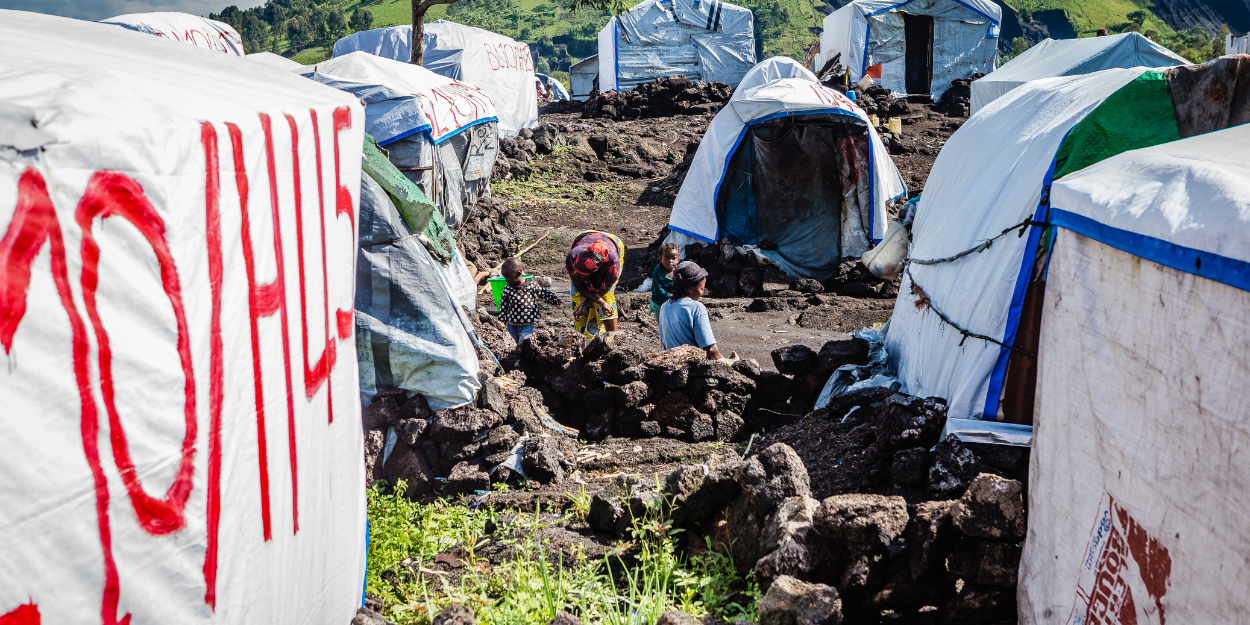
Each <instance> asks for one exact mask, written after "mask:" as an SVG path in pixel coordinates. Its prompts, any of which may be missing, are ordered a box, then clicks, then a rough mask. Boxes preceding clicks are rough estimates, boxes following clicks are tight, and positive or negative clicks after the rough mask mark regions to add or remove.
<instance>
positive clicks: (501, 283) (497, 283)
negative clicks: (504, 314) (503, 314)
mask: <svg viewBox="0 0 1250 625" xmlns="http://www.w3.org/2000/svg"><path fill="white" fill-rule="evenodd" d="M521 275H522V276H524V277H525V279H526V280H529V279H531V278H533V277H534V275H533V274H528V273H526V274H521ZM487 282H489V283H490V292H491V294H492V295H494V296H495V310H499V298H500V297H503V288H504V287H505V286H507V285H508V279H507V278H505V277H503V276H499V277H498V278H491V279H490V280H487Z"/></svg>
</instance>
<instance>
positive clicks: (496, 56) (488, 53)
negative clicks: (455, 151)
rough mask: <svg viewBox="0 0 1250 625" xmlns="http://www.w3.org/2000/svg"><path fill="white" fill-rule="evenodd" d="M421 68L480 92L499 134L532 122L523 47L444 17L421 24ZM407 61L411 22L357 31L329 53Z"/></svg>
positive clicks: (529, 68)
mask: <svg viewBox="0 0 1250 625" xmlns="http://www.w3.org/2000/svg"><path fill="white" fill-rule="evenodd" d="M424 40H425V59H424V63H423V65H424V66H425V68H426V69H428V70H430V71H432V72H434V73H435V74H439V75H440V76H446V77H447V78H453V79H455V80H458V81H460V82H462V83H466V84H469V85H473V86H474V87H478V88H480V89H481V90H482V91H484V92H486V94H487V95H488V96H490V99H491V100H492V102H493V103H494V105H495V110H496V114H497V116H498V117H499V135H500V136H501V137H504V138H506V139H510V138H512V137H515V136H516V135H517V133H518V132H520V131H521V129H522V128H532V127H534V126H536V125H537V124H538V92H537V90H536V89H535V87H534V59H533V57H532V56H531V55H530V51H529V46H528V45H526V44H524V43H521V42H518V41H513V40H512V39H509V38H508V37H505V36H503V35H500V34H497V33H492V32H490V31H488V30H482V29H481V28H474V27H472V26H463V25H461V24H456V23H453V22H448V21H446V20H436V21H433V22H430V23H429V24H426V25H425V37H424ZM358 50H359V51H362V52H368V53H369V54H375V55H377V56H380V57H383V58H387V59H393V60H396V61H402V62H404V63H407V62H408V59H409V58H410V57H411V55H412V27H411V26H392V27H389V28H375V29H373V30H366V31H361V32H358V33H354V34H351V35H348V36H346V37H343V38H342V39H339V40H338V41H336V42H335V43H334V56H335V57H339V56H343V55H345V54H350V53H352V52H356V51H358Z"/></svg>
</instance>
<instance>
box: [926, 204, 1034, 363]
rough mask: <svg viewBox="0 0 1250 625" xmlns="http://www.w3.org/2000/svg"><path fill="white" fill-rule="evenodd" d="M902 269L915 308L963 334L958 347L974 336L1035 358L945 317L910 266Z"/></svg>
mask: <svg viewBox="0 0 1250 625" xmlns="http://www.w3.org/2000/svg"><path fill="white" fill-rule="evenodd" d="M1018 227H1019V226H1013V228H1018ZM904 271H905V272H906V273H907V279H908V280H911V294H912V295H913V296H915V298H916V302H915V306H916V308H918V309H921V308H928V309H929V310H932V311H933V313H934V314H936V315H937V316H938V319H941V320H942V323H945V324H946V325H948V326H950V327H952V328H955V330H956V331H957V332H959V333H960V334H961V335H963V338H962V339H960V341H959V346H960V347H963V346H964V341H967V340H968V339H969V338H974V339H981V340H982V341H988V342H990V343H993V344H995V345H998V346H999V347H1006V348H1007V349H1010V350H1011V351H1013V352H1016V353H1018V354H1022V355H1024V356H1028V357H1029V358H1037V354H1034V353H1032V352H1027V351H1025V350H1023V349H1020V348H1018V347H1016V346H1014V345H1008V344H1006V343H1003V342H1002V341H999V340H997V339H995V338H993V337H989V336H986V335H984V334H977V333H976V332H972V331H970V330H965V329H963V328H962V327H960V326H959V324H957V323H955V322H954V321H951V319H950V317H947V316H946V315H945V314H944V313H943V312H942V311H940V310H938V309H937V307H936V306H934V305H933V300H931V299H929V294H928V293H925V291H924V288H922V287H921V286H920V285H919V284H916V278H915V276H913V275H911V267H908V268H906V269H904Z"/></svg>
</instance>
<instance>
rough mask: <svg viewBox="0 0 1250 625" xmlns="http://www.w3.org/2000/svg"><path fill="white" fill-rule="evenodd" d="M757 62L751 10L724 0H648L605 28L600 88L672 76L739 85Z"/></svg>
mask: <svg viewBox="0 0 1250 625" xmlns="http://www.w3.org/2000/svg"><path fill="white" fill-rule="evenodd" d="M753 65H755V27H754V18H753V16H752V14H751V11H750V10H748V9H744V8H742V7H740V6H735V5H732V4H729V3H726V2H721V0H644V1H643V2H640V3H638V4H637V5H635V6H634V7H633V8H632V9H630V10H628V11H625V12H624V13H621V14H620V15H619V16H617V17H613V18H611V19H609V20H608V23H607V25H606V26H604V27H603V29H602V30H600V31H599V91H601V92H602V91H612V90H615V91H629V90H630V89H633V88H634V87H637V86H638V85H639V84H642V83H644V82H648V81H652V80H655V79H657V78H664V77H667V76H674V75H679V74H680V75H683V76H685V77H686V78H689V79H690V80H702V81H705V82H712V81H718V82H723V83H726V84H728V85H736V84H738V81H739V80H741V79H742V76H743V74H746V73H747V70H749V69H751V67H752V66H753Z"/></svg>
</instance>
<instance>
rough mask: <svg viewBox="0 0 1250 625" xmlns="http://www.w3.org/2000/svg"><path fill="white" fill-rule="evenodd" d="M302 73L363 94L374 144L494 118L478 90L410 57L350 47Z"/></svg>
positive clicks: (434, 135) (441, 134) (442, 133)
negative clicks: (402, 59) (349, 50)
mask: <svg viewBox="0 0 1250 625" xmlns="http://www.w3.org/2000/svg"><path fill="white" fill-rule="evenodd" d="M302 73H303V75H305V76H307V77H309V78H312V79H313V80H317V81H319V82H322V83H325V84H328V85H330V86H332V87H335V88H338V89H344V90H346V91H351V92H352V93H355V94H356V95H357V97H360V98H361V99H362V100H364V101H365V103H366V105H367V106H366V108H365V115H366V119H367V122H366V123H367V130H368V132H369V134H370V135H372V136H373V138H374V139H376V140H377V142H378V144H379V145H387V144H389V143H392V142H394V141H398V140H399V139H402V138H404V137H407V136H409V135H412V134H415V133H418V132H423V131H424V132H427V133H428V134H429V136H430V140H431V141H433V142H434V143H436V144H437V143H442V142H443V141H445V140H447V138H448V137H450V136H451V135H454V134H456V133H457V132H459V131H461V130H463V129H465V128H468V127H470V126H474V125H477V124H481V123H484V122H490V121H496V116H495V106H494V104H493V103H492V102H491V99H490V98H489V97H487V95H486V94H485V92H484V91H483V90H481V89H478V88H477V87H474V86H470V85H466V84H464V83H461V82H459V81H456V80H452V79H450V78H447V77H445V76H440V75H438V74H435V73H434V72H432V71H430V70H428V69H426V68H424V67H421V66H419V65H412V64H411V63H402V62H400V61H393V60H391V59H387V58H383V57H380V56H375V55H373V54H368V53H365V52H352V53H349V54H346V55H343V56H337V57H334V58H332V59H330V60H328V61H323V62H321V63H317V64H316V65H312V66H307V69H305V70H304V71H303V72H302Z"/></svg>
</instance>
